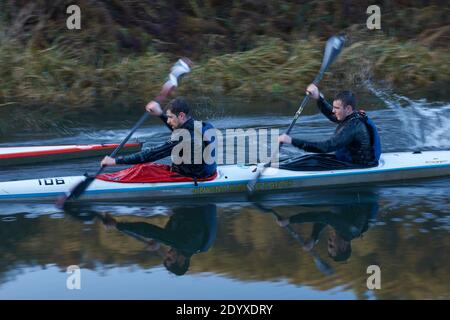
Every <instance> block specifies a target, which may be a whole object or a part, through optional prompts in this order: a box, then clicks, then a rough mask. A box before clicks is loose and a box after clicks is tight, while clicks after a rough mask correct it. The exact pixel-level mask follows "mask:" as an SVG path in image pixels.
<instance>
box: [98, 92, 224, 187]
mask: <svg viewBox="0 0 450 320" xmlns="http://www.w3.org/2000/svg"><path fill="white" fill-rule="evenodd" d="M145 109H146V111H147V112H149V113H150V114H152V115H154V116H157V117H159V118H160V119H161V120H162V121H163V122H164V123H165V124H166V125H167V127H168V128H169V129H170V130H172V131H173V134H172V137H171V139H170V140H169V141H167V142H165V143H163V144H162V145H159V146H156V147H153V148H144V149H143V150H142V151H140V152H137V153H133V154H130V155H124V156H118V157H116V158H111V157H109V156H107V157H105V158H104V159H103V160H102V162H101V166H114V165H117V164H141V163H147V162H154V161H156V160H160V159H163V158H166V157H169V156H171V155H172V150H173V149H174V147H175V146H177V145H178V144H179V143H182V142H184V143H187V146H188V148H189V147H190V148H191V150H190V151H191V154H190V156H187V157H185V156H183V150H184V149H183V150H181V154H179V153H178V152H177V153H176V154H175V156H178V157H179V158H178V160H180V161H174V160H173V159H174V156H172V161H173V163H172V164H171V166H170V167H169V166H166V169H167V170H166V169H165V170H162V171H161V170H160V169H161V166H162V165H154V167H153V168H150V170H147V172H151V173H152V175H153V176H152V179H153V178H155V172H157V173H156V175H158V174H161V178H163V179H162V181H168V180H167V178H169V180H170V177H174V173H175V174H179V175H181V176H185V177H190V178H193V179H194V180H195V181H196V179H205V178H206V179H207V178H209V177H213V176H215V175H216V162H215V149H214V147H215V141H214V140H215V138H214V135H213V134H211V132H214V127H213V126H212V125H211V124H210V123H207V122H200V121H195V120H194V119H193V118H192V117H191V115H190V108H189V105H188V103H187V102H186V101H185V100H184V99H183V98H176V99H173V100H172V101H170V102H169V103H168V105H167V107H166V112H163V110H162V109H161V106H160V103H159V102H158V101H151V102H149V103H148V104H147V106H146V107H145ZM180 129H185V130H180ZM210 129H211V130H210ZM177 130H179V131H178V132H184V133H186V132H187V133H188V136H189V137H188V140H189V141H185V136H183V138H181V139H180V138H179V136H178V138H177V136H176V135H175V134H176V133H177ZM195 135H197V138H196V137H195ZM205 149H206V152H205ZM196 153H201V154H196ZM176 162H179V163H176ZM158 172H159V173H158ZM127 175H128V176H130V174H129V173H128V174H127ZM131 175H134V176H135V172H133V173H132V174H131ZM104 176H108V174H105V175H104ZM156 178H157V177H156ZM143 179H144V180H145V177H144V178H143ZM144 180H142V179H141V181H137V182H145V181H144ZM152 181H153V180H152ZM174 181H175V180H174ZM178 181H179V180H178ZM127 182H132V181H127Z"/></svg>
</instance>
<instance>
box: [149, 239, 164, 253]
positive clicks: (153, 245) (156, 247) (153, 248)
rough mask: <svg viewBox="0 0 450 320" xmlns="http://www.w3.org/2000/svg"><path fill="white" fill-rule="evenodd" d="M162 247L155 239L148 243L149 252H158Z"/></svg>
mask: <svg viewBox="0 0 450 320" xmlns="http://www.w3.org/2000/svg"><path fill="white" fill-rule="evenodd" d="M160 247H161V244H160V243H159V242H158V241H156V240H154V239H150V240H149V241H148V242H147V246H146V249H147V250H148V251H158V250H159V248H160Z"/></svg>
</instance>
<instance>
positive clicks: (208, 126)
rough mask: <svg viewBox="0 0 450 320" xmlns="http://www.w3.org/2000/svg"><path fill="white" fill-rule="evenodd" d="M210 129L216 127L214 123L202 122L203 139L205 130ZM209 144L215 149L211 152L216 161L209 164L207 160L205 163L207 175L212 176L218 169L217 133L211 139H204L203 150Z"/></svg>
mask: <svg viewBox="0 0 450 320" xmlns="http://www.w3.org/2000/svg"><path fill="white" fill-rule="evenodd" d="M209 129H214V127H213V126H212V124H210V123H208V122H202V139H203V137H204V135H205V132H206V131H207V130H209ZM209 145H213V150H212V152H211V156H212V157H213V158H214V162H213V163H211V164H207V163H206V162H205V163H204V165H205V167H204V168H205V174H206V176H210V175H212V174H214V172H215V171H216V169H217V164H216V135H213V136H212V137H211V141H203V150H202V152H203V151H204V150H205V148H206V147H207V146H209Z"/></svg>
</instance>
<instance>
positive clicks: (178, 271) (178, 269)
mask: <svg viewBox="0 0 450 320" xmlns="http://www.w3.org/2000/svg"><path fill="white" fill-rule="evenodd" d="M190 264H191V258H190V257H186V260H185V261H184V263H183V265H181V266H180V265H178V264H177V263H173V264H171V265H169V264H168V263H167V262H166V261H164V267H166V269H167V270H168V271H170V272H172V273H173V274H175V275H177V276H182V275H184V274H185V273H186V272H187V271H188V269H189V265H190Z"/></svg>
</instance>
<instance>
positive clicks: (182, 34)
mask: <svg viewBox="0 0 450 320" xmlns="http://www.w3.org/2000/svg"><path fill="white" fill-rule="evenodd" d="M384 3H385V4H384V6H383V7H381V11H382V29H381V30H374V31H370V30H367V28H366V26H365V22H366V19H367V14H366V8H367V6H368V5H370V4H371V3H369V1H361V2H358V4H353V3H352V4H350V2H346V1H344V2H337V1H336V2H334V1H318V0H312V1H307V0H304V1H287V0H280V1H269V0H267V1H254V0H233V1H225V2H222V1H214V0H190V1H181V0H180V1H159V0H157V1H152V2H140V1H131V0H128V1H87V0H80V1H78V2H77V4H78V5H79V6H80V8H81V13H82V20H81V21H82V22H81V30H68V29H67V28H66V19H67V17H68V14H66V12H65V10H66V8H67V6H68V5H69V4H72V1H64V0H60V1H55V2H52V3H51V4H50V3H48V2H47V1H43V0H39V1H21V2H13V1H5V2H2V3H1V4H0V77H1V81H0V109H4V108H11V107H14V106H18V105H19V106H32V107H33V108H37V107H44V106H45V107H47V108H49V109H50V110H51V109H52V108H53V110H58V111H59V112H77V111H76V110H80V109H83V108H84V109H86V108H87V107H92V106H101V105H109V106H111V105H114V106H118V107H127V106H132V105H137V104H142V103H144V102H145V101H147V100H148V99H149V98H151V97H152V96H153V95H154V94H155V93H156V92H158V90H159V88H160V86H161V83H162V81H163V78H164V77H165V76H166V75H167V71H168V69H169V68H170V65H171V64H172V63H173V62H174V61H175V60H176V59H177V58H178V57H179V56H188V57H190V58H192V59H193V60H194V61H195V63H196V67H195V69H194V72H193V73H192V74H190V75H189V81H186V83H185V84H183V86H182V88H181V90H180V93H181V94H184V95H192V96H196V97H198V96H205V97H210V96H215V95H217V94H220V95H226V96H237V97H244V98H247V99H251V98H260V99H266V98H268V97H269V98H271V97H274V98H276V97H277V96H280V95H283V96H284V97H287V98H288V99H296V98H298V94H299V92H301V91H303V88H304V87H305V86H306V85H307V84H308V83H309V82H310V81H311V80H312V79H313V77H314V75H315V73H316V72H317V70H318V68H319V66H320V61H321V57H322V50H323V44H324V41H325V40H326V39H327V38H328V37H329V36H330V35H332V34H335V33H345V34H346V35H347V36H348V37H349V42H348V44H347V46H346V49H345V51H344V52H343V54H342V56H341V57H340V59H339V60H338V61H337V62H336V63H335V64H334V65H333V67H332V68H331V69H330V71H329V75H328V76H327V77H325V79H324V84H323V85H324V86H325V85H326V86H333V87H344V86H352V87H354V86H362V84H361V83H362V82H363V81H364V80H366V79H372V80H375V81H383V82H384V83H386V84H387V85H391V86H393V87H394V88H395V89H396V90H398V91H403V92H413V91H415V90H416V89H418V88H420V89H421V90H426V89H427V88H429V89H432V88H436V87H439V88H444V89H446V88H447V86H448V81H449V79H450V75H449V73H450V71H449V68H448V65H449V62H450V50H449V47H448V34H449V33H450V25H449V21H448V16H450V14H449V13H450V12H449V11H450V9H449V8H448V6H446V5H445V4H444V2H443V1H385V2H384ZM78 112H79V111H78Z"/></svg>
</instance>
